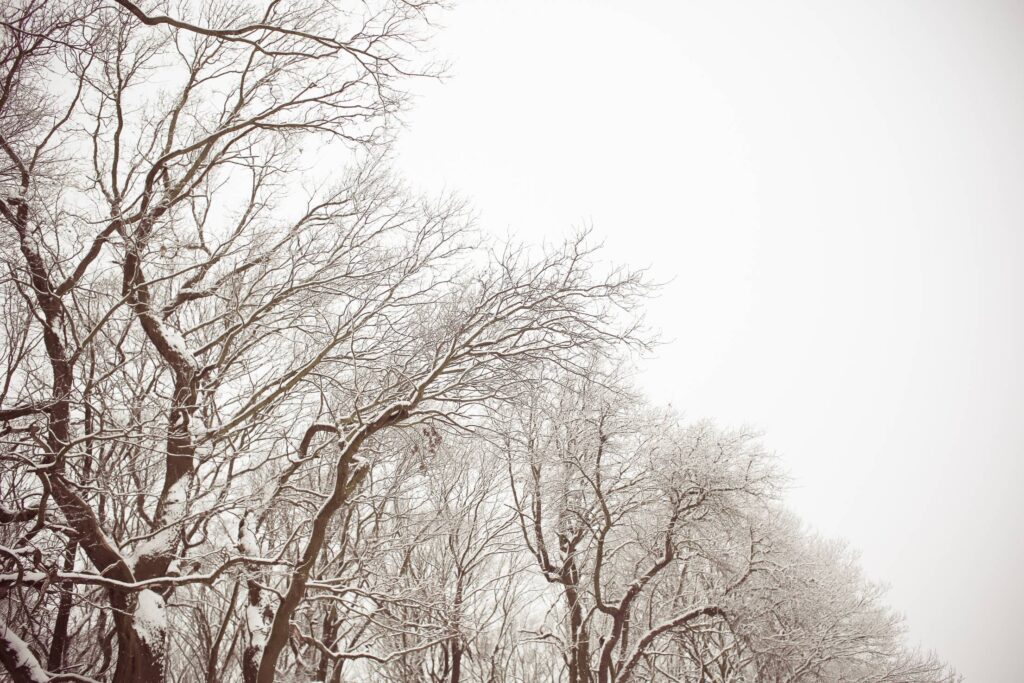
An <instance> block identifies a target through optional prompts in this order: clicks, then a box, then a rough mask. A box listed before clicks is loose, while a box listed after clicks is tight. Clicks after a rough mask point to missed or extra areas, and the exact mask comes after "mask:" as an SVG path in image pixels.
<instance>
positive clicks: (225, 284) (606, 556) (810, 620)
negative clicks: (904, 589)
mask: <svg viewBox="0 0 1024 683" xmlns="http://www.w3.org/2000/svg"><path fill="white" fill-rule="evenodd" d="M436 9H437V3H435V2H433V1H432V0H424V1H422V2H409V1H408V0H369V1H367V2H361V3H334V2H327V1H326V0H296V1H295V2H290V1H283V0H270V1H269V2H266V3H262V4H261V3H256V2H245V1H243V2H230V3H229V2H210V3H196V4H194V5H193V4H188V3H184V4H179V3H165V2H162V0H161V1H157V2H145V3H136V2H133V1H131V0H89V1H87V2H84V3H71V2H65V1H62V0H18V1H17V2H14V3H8V4H7V5H4V6H3V7H2V8H0V23H2V29H0V30H2V34H3V39H2V40H3V42H2V44H0V224H2V226H0V227H2V229H0V251H2V253H3V258H4V265H5V269H4V272H3V274H2V276H0V297H2V300H0V339H2V342H3V346H2V354H3V362H4V373H3V379H2V382H0V438H2V445H3V450H2V453H0V463H2V467H0V663H2V664H3V666H4V668H5V670H6V672H7V674H8V675H9V676H10V677H11V678H13V679H14V680H15V681H17V682H18V683H21V682H23V681H33V682H35V681H46V680H54V681H56V680H68V681H97V680H112V681H125V682H127V681H163V680H174V681H196V680H210V681H213V680H221V681H235V680H241V681H245V682H246V683H256V682H259V683H269V682H270V681H273V680H292V679H298V678H312V679H314V680H321V681H328V680H331V681H337V682H340V681H342V680H346V679H367V680H386V679H388V678H390V679H391V680H401V681H405V680H420V679H424V678H426V679H430V680H436V681H442V680H444V681H451V682H452V683H455V682H457V681H462V680H488V681H506V680H508V681H512V680H551V681H554V680H560V679H561V678H563V677H564V676H565V675H567V676H568V678H569V680H571V681H573V682H574V683H575V682H583V681H593V680H598V681H601V682H602V683H603V682H605V681H626V680H642V679H649V680H660V679H662V678H664V679H672V678H675V679H678V680H721V681H726V680H747V679H750V680H753V679H757V680H779V681H781V680H792V681H797V680H824V679H830V680H865V681H867V680H878V681H894V680H904V679H907V680H928V677H929V676H932V675H933V674H934V675H937V673H936V672H939V670H940V668H941V667H940V666H939V665H938V664H937V663H936V661H935V660H933V659H930V658H927V657H922V656H918V655H917V654H916V653H912V652H908V651H907V650H906V649H905V648H903V646H902V642H901V640H900V627H899V622H898V620H896V619H895V618H894V617H892V615H891V614H890V613H889V612H887V611H886V610H885V609H884V608H882V607H881V606H880V603H878V594H877V592H875V591H874V589H870V588H869V587H868V584H866V583H864V582H863V581H862V580H861V579H859V578H858V577H857V575H856V573H855V572H854V571H853V569H852V568H851V565H850V564H849V563H848V561H847V559H846V557H845V556H843V555H842V553H838V552H835V553H832V554H829V553H827V552H825V551H824V550H822V548H823V546H820V545H816V544H815V543H812V542H810V541H808V540H807V539H806V535H805V534H803V533H802V532H800V531H798V530H794V529H793V528H791V527H787V526H786V525H784V524H780V523H778V519H779V516H778V515H776V514H775V513H774V512H772V510H774V507H773V503H772V496H773V491H774V489H775V484H774V482H775V479H774V475H773V474H772V473H771V471H770V468H767V467H765V458H764V454H763V453H762V452H761V450H760V447H759V446H758V444H757V441H756V440H755V439H753V438H752V436H751V435H750V434H748V433H746V432H742V431H728V430H721V429H717V428H715V427H713V426H712V425H710V424H705V423H700V424H695V425H685V424H684V423H682V422H681V420H680V419H679V418H678V417H677V416H675V415H673V414H671V413H669V412H666V411H659V410H655V409H653V408H651V407H649V406H647V405H646V404H645V403H644V401H643V399H642V397H640V395H639V394H638V392H634V391H632V390H627V389H626V388H625V383H624V382H622V381H620V380H619V379H616V378H614V377H610V376H609V375H608V373H606V372H601V371H600V369H601V368H603V367H605V366H606V365H608V364H609V363H612V362H617V360H618V359H621V358H622V357H623V356H624V355H626V354H627V353H628V350H629V349H631V348H635V347H637V346H641V347H642V346H645V345H646V344H647V339H646V337H645V336H644V335H643V334H641V333H640V331H639V328H638V322H637V320H638V318H637V306H638V304H639V302H640V300H641V299H642V298H643V297H644V296H645V295H646V294H647V292H648V291H649V287H648V286H647V284H646V283H645V280H644V278H643V276H642V274H641V273H636V272H632V271H628V270H623V269H615V268H610V267H605V266H602V265H601V264H600V263H598V259H595V258H594V248H593V247H592V246H591V245H590V244H589V242H588V239H587V235H585V234H581V235H578V236H576V237H574V238H572V239H569V240H567V241H565V242H564V243H562V244H555V245H554V246H548V247H545V248H534V247H531V246H529V245H514V244H495V243H493V242H485V241H484V240H482V239H481V238H480V236H479V235H478V234H477V233H476V232H475V229H474V227H473V225H472V223H471V221H470V220H469V217H468V216H467V212H466V210H465V208H464V206H463V204H462V203H461V202H460V201H458V200H456V199H454V198H451V197H442V198H439V199H425V198H422V197H418V196H416V195H415V194H414V193H412V192H410V191H409V190H408V189H407V188H406V187H404V186H403V184H402V183H401V181H400V180H399V179H397V178H395V177H394V175H393V174H392V173H391V172H390V170H389V168H388V143H389V141H390V138H391V131H392V130H393V129H394V126H393V123H394V121H395V120H396V117H397V116H398V115H399V114H400V112H401V110H402V107H403V104H404V101H405V96H404V93H403V92H402V87H403V85H402V84H403V82H404V81H405V79H407V78H409V77H412V76H430V75H435V74H437V73H438V70H437V68H435V67H434V66H432V65H431V64H430V62H429V55H427V54H426V53H425V52H424V49H423V48H424V43H423V41H424V40H425V39H426V38H427V37H428V36H429V33H430V27H431V23H432V17H433V14H434V12H435V10H436ZM506 468H507V473H508V476H506V472H505V469H506ZM808 558H810V559H808ZM779 596H785V600H784V601H783V602H780V600H779ZM828 605H832V607H831V608H830V609H826V606H828ZM552 626H553V627H552ZM879 653H881V654H879ZM869 655H870V656H869ZM691 674H692V675H691ZM687 677H689V678H687ZM830 677H831V678H830Z"/></svg>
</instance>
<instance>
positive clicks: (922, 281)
mask: <svg viewBox="0 0 1024 683" xmlns="http://www.w3.org/2000/svg"><path fill="white" fill-rule="evenodd" d="M769 5H770V6H769ZM443 19H444V23H445V24H446V28H445V29H444V31H443V32H442V33H441V35H440V36H439V37H438V39H437V40H436V41H435V42H434V45H435V46H436V48H437V50H438V52H439V54H440V55H442V56H444V57H446V58H448V59H449V60H450V61H451V62H452V63H453V69H452V71H451V75H452V78H451V79H450V80H448V81H446V82H445V83H443V84H436V83H430V84H426V83H424V84H421V85H419V86H418V92H419V94H420V98H419V101H418V102H417V103H416V105H415V106H414V109H413V111H412V112H411V113H410V114H409V116H408V118H407V121H408V124H409V130H408V132H407V133H406V134H405V136H404V137H403V139H402V141H401V143H400V146H399V155H400V156H399V161H400V163H399V166H400V167H401V169H402V170H403V171H404V172H406V173H407V174H408V176H409V177H410V179H411V180H413V181H414V182H415V183H417V184H419V185H420V187H421V188H423V189H426V190H428V191H437V190H439V189H449V190H456V191H457V192H459V193H460V194H462V195H464V196H467V197H469V198H470V199H471V200H472V201H473V203H474V205H475V207H476V208H477V210H478V212H479V214H480V217H481V223H482V224H483V225H485V226H489V227H490V228H492V229H494V230H496V231H499V232H505V231H510V232H512V233H514V234H517V235H519V236H521V237H523V238H527V239H538V240H539V239H541V238H543V237H548V238H552V237H553V236H558V235H562V234H565V233H566V232H568V231H569V230H571V229H572V228H573V227H574V226H580V225H583V224H592V225H593V227H594V229H595V232H596V235H597V236H599V237H600V238H601V239H603V240H604V241H605V243H606V245H607V247H608V253H609V254H611V255H613V256H614V258H616V259H619V260H620V261H623V262H626V263H630V264H634V265H650V266H651V268H652V272H653V274H654V276H655V277H657V278H659V279H669V278H674V280H673V282H672V284H671V285H669V286H668V287H667V288H666V289H665V290H664V292H663V294H662V295H661V297H660V298H659V299H658V300H657V301H655V302H653V303H652V305H651V307H650V318H649V319H650V322H651V323H652V324H653V325H654V326H656V327H658V328H660V329H661V330H662V331H663V334H664V336H665V338H667V339H671V340H673V341H671V343H669V344H667V345H666V346H664V347H662V348H661V349H660V351H659V353H658V358H657V359H655V360H653V361H652V362H651V363H650V365H649V369H648V371H647V372H646V373H645V376H644V378H643V383H644V384H645V385H646V386H647V387H648V389H649V391H650V392H651V394H652V396H653V397H654V398H655V399H657V400H663V401H671V402H672V403H673V404H674V405H676V406H677V407H679V408H680V409H682V410H684V411H685V412H686V413H687V415H689V416H690V417H695V418H696V417H704V416H709V417H714V418H716V419H718V420H719V421H721V422H725V423H733V424H736V423H748V424H752V425H755V426H757V427H758V428H761V429H763V430H764V431H765V432H766V443H767V444H768V446H769V447H770V448H772V449H774V450H777V451H778V452H779V454H780V457H781V461H782V464H783V465H784V467H785V468H786V469H787V470H788V471H789V472H790V473H791V475H792V476H793V478H794V480H795V487H794V489H793V491H792V494H791V496H790V504H791V505H792V507H794V508H795V509H796V510H797V511H798V512H799V513H801V514H802V515H803V516H804V517H805V518H806V519H807V520H808V521H809V522H811V523H812V524H813V525H814V526H816V527H817V528H819V529H820V530H822V531H823V532H825V533H828V534H835V535H841V536H844V537H846V538H847V539H849V540H850V541H851V543H852V544H853V545H854V546H856V547H859V548H860V549H861V550H862V552H863V564H864V566H865V568H866V570H867V571H868V573H869V575H870V576H872V577H874V578H876V579H881V580H884V581H887V582H888V583H890V584H891V585H892V592H891V594H890V601H891V603H892V604H893V605H894V606H895V607H896V608H897V609H899V610H901V611H902V612H904V613H905V614H906V615H907V617H908V621H909V624H910V626H911V629H912V637H913V639H914V640H916V641H919V642H921V643H922V644H923V645H925V646H926V647H930V648H934V649H936V650H937V651H938V652H939V653H940V654H941V655H942V656H943V657H944V658H946V659H947V660H949V661H950V662H952V663H953V664H955V665H956V666H957V667H958V668H959V669H960V670H961V672H962V673H964V674H965V675H966V676H967V679H968V680H969V681H1007V682H1009V681H1019V680H1024V657H1022V656H1021V652H1020V643H1021V641H1022V639H1024V628H1022V626H1021V619H1022V617H1021V615H1022V614H1024V581H1022V579H1024V572H1022V567H1024V502H1022V501H1024V496H1021V495H1020V494H1019V492H1018V488H1019V487H1020V485H1021V483H1022V481H1024V457H1022V456H1024V452H1022V451H1024V420H1022V409H1024V382H1022V379H1024V372H1022V364H1021V353H1022V350H1024V323H1022V303H1024V275H1022V272H1021V270H1020V269H1019V266H1020V265H1021V263H1022V258H1021V257H1022V251H1024V237H1022V228H1024V224H1022V219H1024V135H1022V133H1024V131H1022V130H1021V129H1022V126H1024V3H1013V2H1002V3H1001V2H994V1H981V0H961V1H959V2H947V1H941V0H915V1H910V0H906V1H904V0H869V1H860V0H848V1H847V2H841V3H840V2H825V1H822V0H804V1H797V0H793V1H790V2H776V3H763V2H748V3H734V2H699V3H698V2H668V1H663V2H645V3H628V2H614V3H613V2H599V1H597V0H590V1H589V2H585V1H582V0H577V1H575V2H573V1H569V0H548V1H546V2H540V1H531V0H519V1H517V2H500V1H498V0H464V2H462V4H461V5H460V6H458V7H456V9H455V10H454V11H453V12H451V13H449V14H448V15H446V16H445V17H444V18H443Z"/></svg>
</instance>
